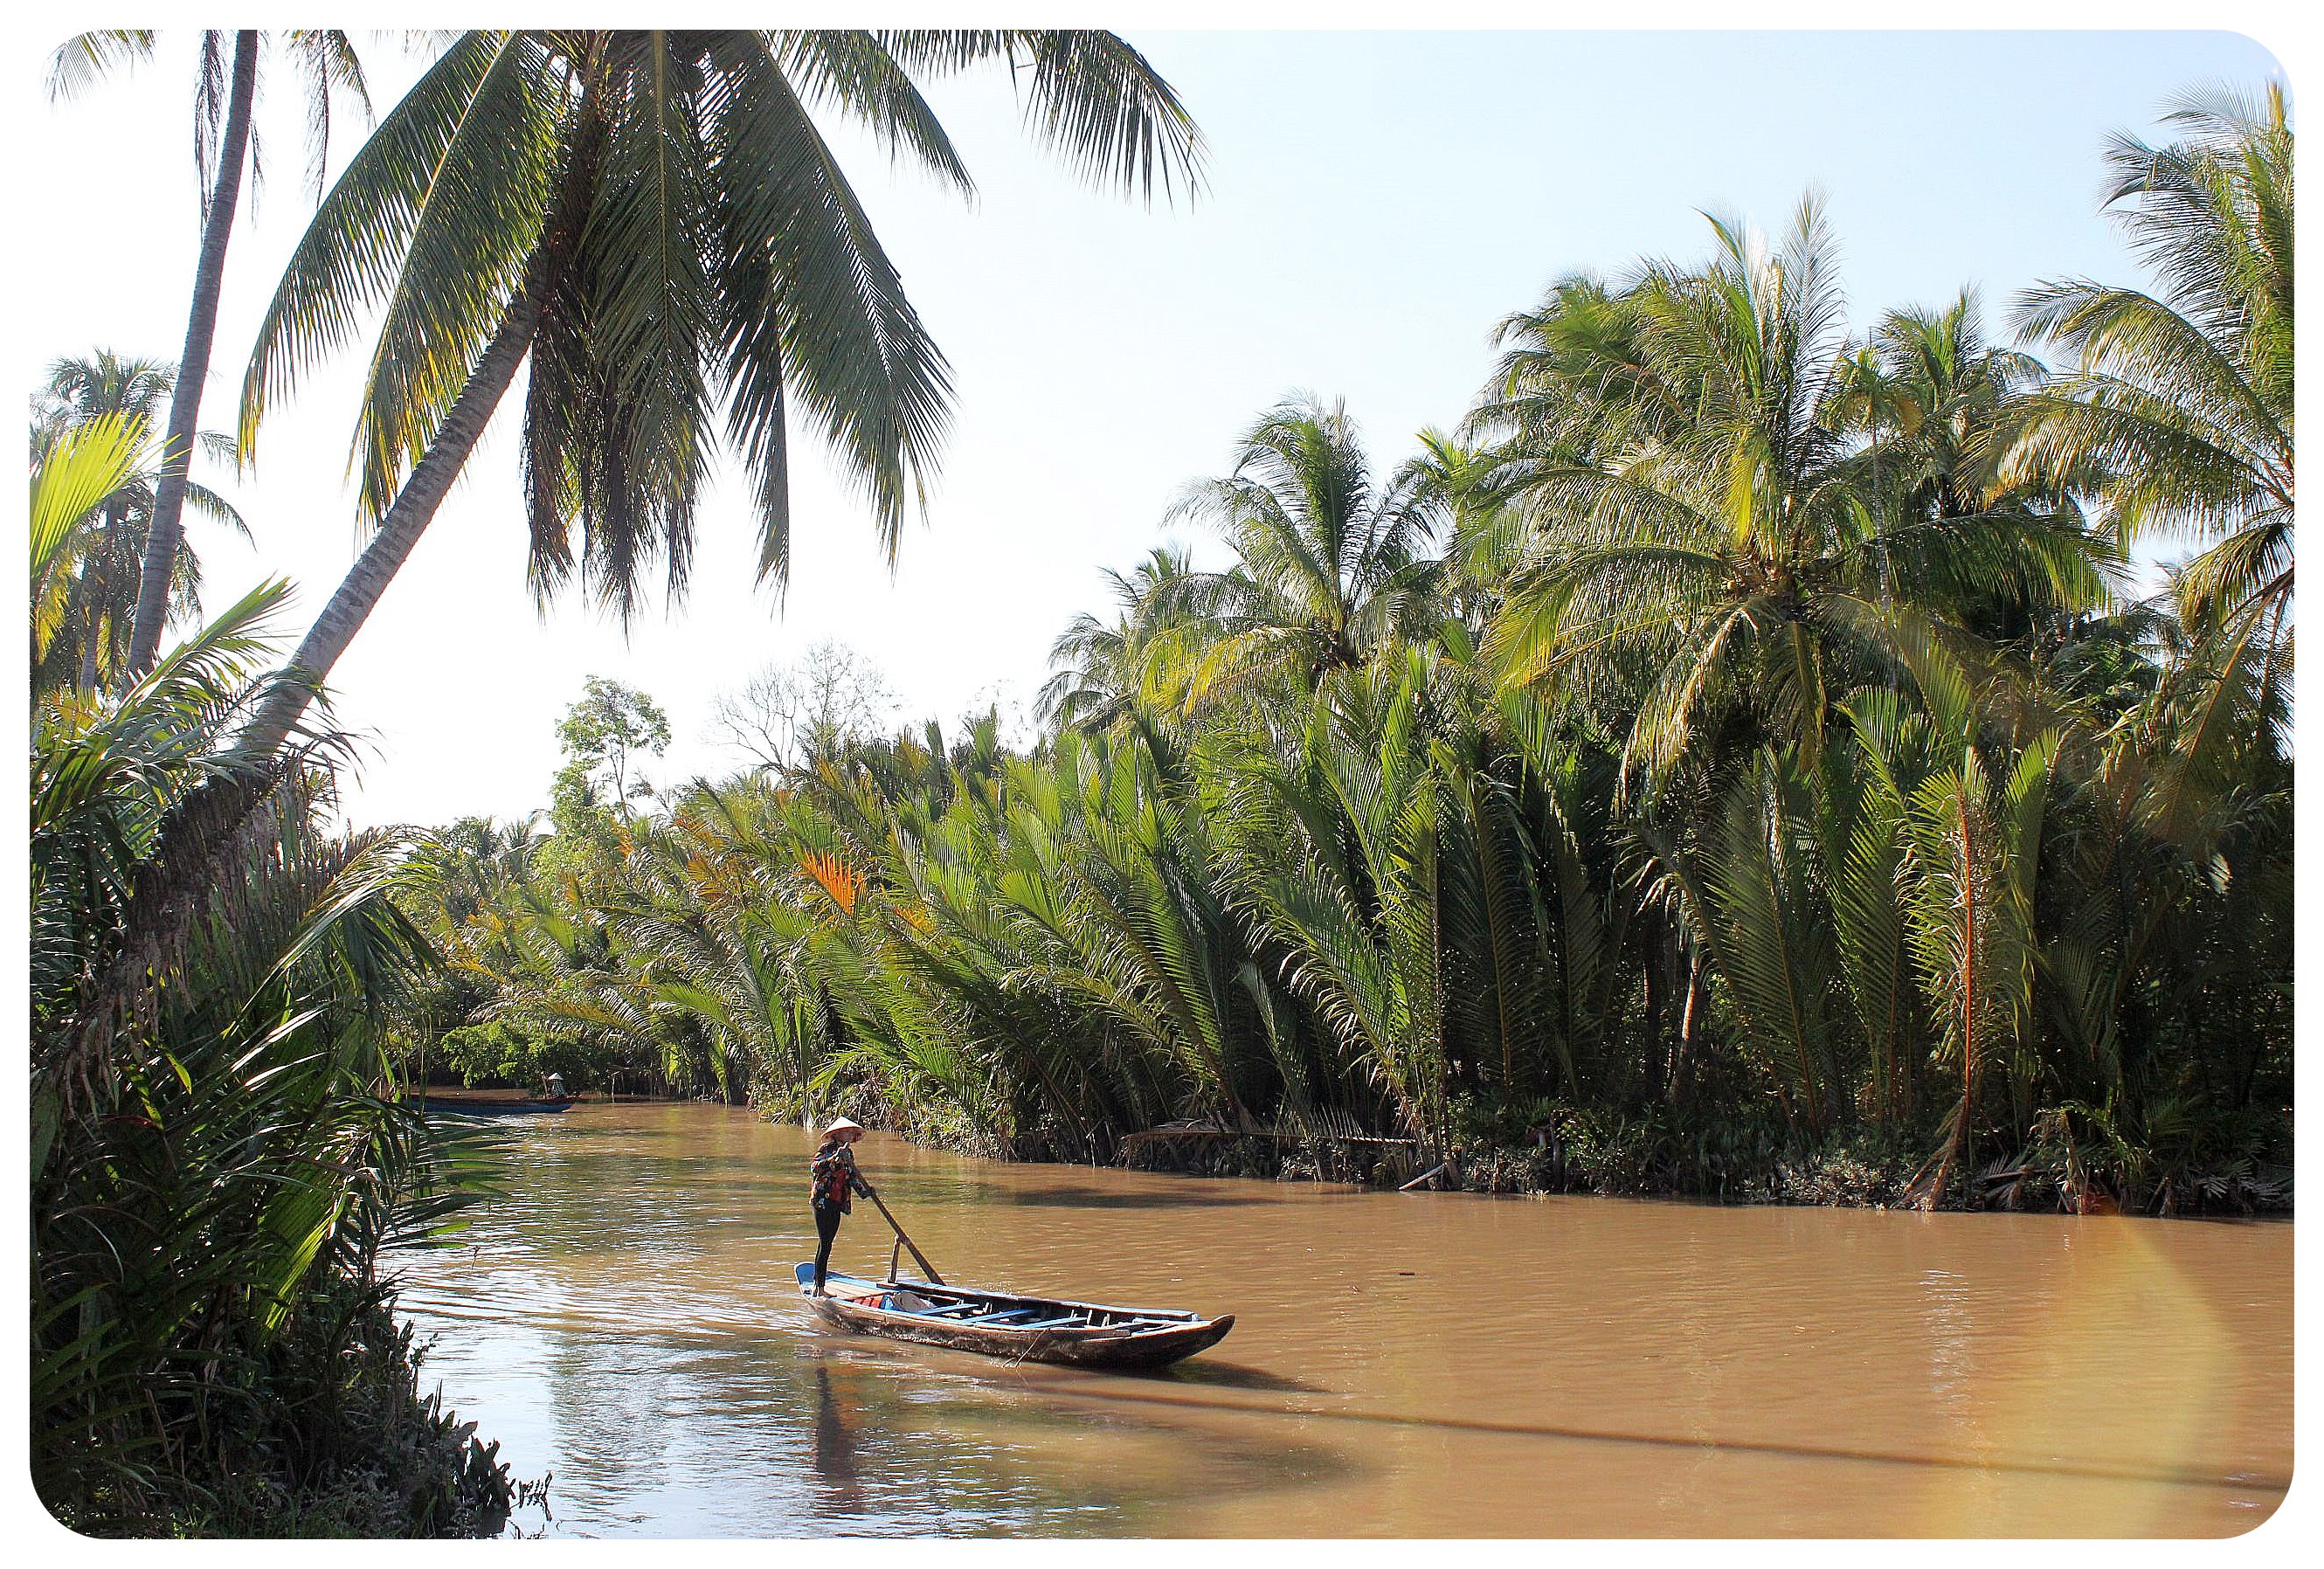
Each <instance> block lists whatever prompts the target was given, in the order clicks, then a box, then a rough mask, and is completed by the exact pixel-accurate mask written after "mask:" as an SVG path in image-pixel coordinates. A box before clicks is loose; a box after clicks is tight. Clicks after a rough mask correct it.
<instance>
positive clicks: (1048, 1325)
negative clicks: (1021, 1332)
mask: <svg viewBox="0 0 2324 1569" xmlns="http://www.w3.org/2000/svg"><path fill="white" fill-rule="evenodd" d="M1081 1322H1082V1316H1081V1315H1080V1314H1078V1313H1068V1314H1066V1315H1065V1316H1064V1317H1063V1318H1045V1319H1042V1320H1041V1321H1040V1322H1039V1323H1037V1324H1019V1325H1017V1327H1018V1328H1019V1329H1063V1328H1064V1327H1065V1325H1066V1324H1079V1323H1081Z"/></svg>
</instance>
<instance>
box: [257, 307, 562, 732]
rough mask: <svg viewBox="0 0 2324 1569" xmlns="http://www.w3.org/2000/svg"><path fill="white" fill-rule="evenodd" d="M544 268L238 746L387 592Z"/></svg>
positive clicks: (468, 440) (513, 368) (508, 379)
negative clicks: (288, 675) (286, 679)
mask: <svg viewBox="0 0 2324 1569" xmlns="http://www.w3.org/2000/svg"><path fill="white" fill-rule="evenodd" d="M543 272H544V269H543V267H542V266H541V265H540V264H539V262H538V261H536V264H535V265H534V266H533V268H531V269H530V276H529V279H528V287H527V288H526V289H525V290H524V291H522V292H521V293H520V294H518V295H517V297H516V298H515V300H512V302H511V303H510V306H509V311H508V316H507V318H505V319H504V320H503V323H502V325H501V329H500V331H499V332H498V333H496V334H494V335H493V340H492V342H491V343H490V344H488V345H487V346H485V348H484V354H483V355H481V356H480V357H479V358H478V359H477V361H476V367H475V374H472V375H471V376H470V377H469V378H468V381H467V384H466V386H465V387H463V388H462V389H461V392H460V395H459V397H458V399H457V400H456V401H454V402H453V404H452V411H451V413H450V414H449V415H447V417H446V418H445V420H444V424H443V428H442V429H439V430H438V432H437V433H436V438H435V440H433V441H432V442H430V443H429V447H428V451H427V453H426V455H425V456H423V457H421V458H420V461H419V462H418V463H417V464H415V465H413V466H412V470H411V475H410V478H408V479H406V480H405V481H404V482H403V488H402V489H401V490H400V491H398V492H397V493H396V497H395V504H394V505H393V506H392V507H390V508H389V509H388V512H387V516H386V517H385V518H383V519H382V520H381V521H380V525H379V531H378V532H377V533H375V534H374V535H373V536H372V539H371V543H370V544H369V545H367V546H365V547H364V552H363V554H362V555H360V556H358V557H356V558H355V565H354V566H353V567H351V568H348V569H347V575H346V577H343V578H341V579H340V580H339V586H338V588H337V591H336V592H334V593H333V594H332V595H331V599H330V603H329V604H327V605H325V606H323V609H322V613H321V614H318V615H317V616H316V617H315V623H314V625H312V626H311V627H309V629H308V631H307V635H306V637H305V638H304V639H303V640H302V641H300V644H299V651H298V652H297V653H296V654H294V655H292V656H291V671H292V672H293V673H294V674H295V675H296V676H298V677H299V679H298V680H296V681H290V682H284V683H282V684H281V685H279V686H277V687H276V688H274V689H273V691H272V693H271V694H270V695H269V696H268V697H267V699H266V700H265V702H264V703H263V704H262V705H261V706H260V707H259V710H258V712H257V713H256V714H255V715H253V716H252V718H251V722H250V725H249V727H248V728H247V729H245V730H244V732H243V733H242V736H241V738H240V741H239V742H238V743H237V744H238V746H239V748H240V750H242V751H244V752H247V753H250V754H252V755H254V756H263V755H265V754H266V753H268V752H272V751H274V750H275V749H276V748H277V747H279V746H281V744H282V743H283V741H284V740H285V739H286V738H288V737H289V735H290V734H291V726H293V725H296V724H298V723H299V719H300V715H303V714H304V713H305V712H306V711H307V706H308V704H309V703H310V702H311V701H313V698H314V695H315V692H316V689H317V688H319V687H320V686H321V685H322V683H323V680H324V678H326V677H327V676H328V675H329V674H330V673H331V669H332V667H333V666H335V665H337V663H338V662H339V656H340V655H341V654H343V653H345V652H346V651H347V644H349V643H351V642H353V641H355V633H356V632H360V631H362V630H363V624H364V622H365V621H366V620H368V619H369V618H370V616H371V613H372V609H373V607H374V605H378V604H379V599H380V595H383V594H384V593H386V592H387V586H388V585H389V584H390V583H392V582H393V581H394V580H395V575H396V573H397V572H399V571H401V569H402V568H403V563H404V561H405V559H406V558H409V557H410V554H411V550H412V547H413V546H415V545H417V544H419V543H420V535H422V534H424V533H426V532H427V531H428V525H429V523H430V522H433V521H435V518H436V509H437V508H438V507H439V506H441V505H442V504H443V502H444V498H445V496H446V495H447V494H450V492H451V489H452V482H453V481H454V480H456V479H457V478H459V477H460V470H461V469H462V468H464V467H466V466H467V462H468V455H469V454H470V453H472V452H474V451H475V448H476V442H477V441H478V440H479V439H480V438H482V437H483V436H484V427H485V426H486V425H488V424H490V423H491V422H492V418H493V410H495V409H497V408H498V407H499V406H500V401H501V398H502V396H503V394H504V393H506V392H507V391H508V389H509V384H510V383H512V382H513V381H515V380H516V372H517V366H519V365H521V364H523V363H524V356H525V355H526V353H527V352H528V351H529V350H530V348H531V347H532V338H533V334H534V332H535V331H536V330H537V329H538V328H539V325H540V300H541V293H542V291H541V288H540V282H541V280H542V275H543Z"/></svg>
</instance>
